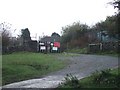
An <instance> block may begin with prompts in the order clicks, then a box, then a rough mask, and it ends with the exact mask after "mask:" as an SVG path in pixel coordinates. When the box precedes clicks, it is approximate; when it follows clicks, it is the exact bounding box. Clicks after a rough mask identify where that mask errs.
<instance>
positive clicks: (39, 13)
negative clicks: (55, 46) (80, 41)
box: [0, 0, 115, 37]
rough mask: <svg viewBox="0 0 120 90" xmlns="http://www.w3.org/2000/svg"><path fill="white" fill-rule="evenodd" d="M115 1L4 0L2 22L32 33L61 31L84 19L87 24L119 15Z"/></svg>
mask: <svg viewBox="0 0 120 90" xmlns="http://www.w3.org/2000/svg"><path fill="white" fill-rule="evenodd" d="M110 1H113V0H0V23H2V22H4V21H5V22H8V23H11V24H12V27H14V28H16V29H17V30H16V32H15V33H17V34H18V32H20V29H23V28H29V30H30V33H31V36H32V37H33V36H35V35H37V37H38V36H42V35H43V33H44V35H51V34H52V32H57V33H59V34H60V33H61V28H62V27H64V26H66V25H69V24H72V23H73V22H77V21H80V22H81V23H83V24H84V23H86V24H87V25H89V26H90V25H94V24H95V23H97V22H99V21H102V20H105V18H106V17H107V16H111V15H114V14H115V10H114V8H113V6H111V5H109V4H107V3H108V2H110Z"/></svg>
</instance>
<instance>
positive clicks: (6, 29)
mask: <svg viewBox="0 0 120 90" xmlns="http://www.w3.org/2000/svg"><path fill="white" fill-rule="evenodd" d="M10 30H11V24H9V23H6V22H3V23H1V24H0V37H1V42H2V51H3V52H5V51H6V49H7V47H8V46H9V43H10V37H11V33H10Z"/></svg>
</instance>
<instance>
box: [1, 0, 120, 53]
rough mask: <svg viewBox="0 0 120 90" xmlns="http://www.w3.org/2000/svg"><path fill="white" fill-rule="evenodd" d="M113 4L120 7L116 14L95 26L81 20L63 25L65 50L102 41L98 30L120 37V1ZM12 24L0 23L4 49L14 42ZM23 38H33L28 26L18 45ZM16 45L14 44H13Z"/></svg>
mask: <svg viewBox="0 0 120 90" xmlns="http://www.w3.org/2000/svg"><path fill="white" fill-rule="evenodd" d="M112 5H113V6H114V7H115V8H117V9H118V12H117V13H116V15H113V16H108V17H107V18H106V20H105V21H101V22H98V23H96V24H95V25H94V26H92V27H89V26H88V25H87V24H82V23H80V22H74V23H73V24H72V25H67V26H64V27H62V36H61V47H62V49H63V50H65V49H69V48H75V47H76V48H83V47H86V46H87V45H88V44H89V43H96V42H100V41H101V40H99V39H97V38H96V35H97V33H98V32H100V33H102V34H101V35H103V36H105V35H106V33H105V32H103V31H106V32H107V35H108V36H109V37H111V38H116V39H120V34H119V30H120V1H119V0H114V2H112ZM10 30H11V26H10V24H9V23H5V22H4V23H1V24H0V33H1V34H0V35H1V36H0V40H2V49H3V50H2V51H4V50H5V49H7V47H8V46H10V44H11V43H12V39H13V38H12V36H11V33H10ZM20 40H22V44H23V47H24V45H25V44H24V43H25V42H27V41H30V40H31V37H30V31H29V29H28V28H25V29H21V35H19V36H18V38H17V40H16V42H15V43H16V45H18V44H20V43H19V41H20ZM11 45H12V46H14V45H13V44H11Z"/></svg>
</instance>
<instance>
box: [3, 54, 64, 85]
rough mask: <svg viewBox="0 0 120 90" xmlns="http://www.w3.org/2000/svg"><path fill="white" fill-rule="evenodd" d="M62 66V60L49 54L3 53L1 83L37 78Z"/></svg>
mask: <svg viewBox="0 0 120 90" xmlns="http://www.w3.org/2000/svg"><path fill="white" fill-rule="evenodd" d="M64 66H65V63H64V62H63V61H61V60H57V59H56V58H55V57H54V55H50V54H40V53H30V52H20V53H13V54H9V55H3V57H2V76H3V77H2V79H3V80H2V84H3V85H5V84H9V83H12V82H17V81H21V80H27V79H31V78H39V77H42V76H44V75H46V74H47V73H50V72H53V71H56V70H58V69H62V68H63V67H64Z"/></svg>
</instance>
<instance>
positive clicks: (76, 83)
mask: <svg viewBox="0 0 120 90" xmlns="http://www.w3.org/2000/svg"><path fill="white" fill-rule="evenodd" d="M119 72H120V68H119V69H118V68H116V69H113V70H111V69H107V70H102V71H100V72H98V71H96V72H95V73H93V74H92V75H91V76H89V77H86V78H83V79H81V80H78V79H77V78H76V77H75V76H72V75H67V76H66V77H65V82H64V83H61V84H60V86H59V87H58V88H95V89H96V88H119V87H120V81H119V79H120V74H119Z"/></svg>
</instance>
